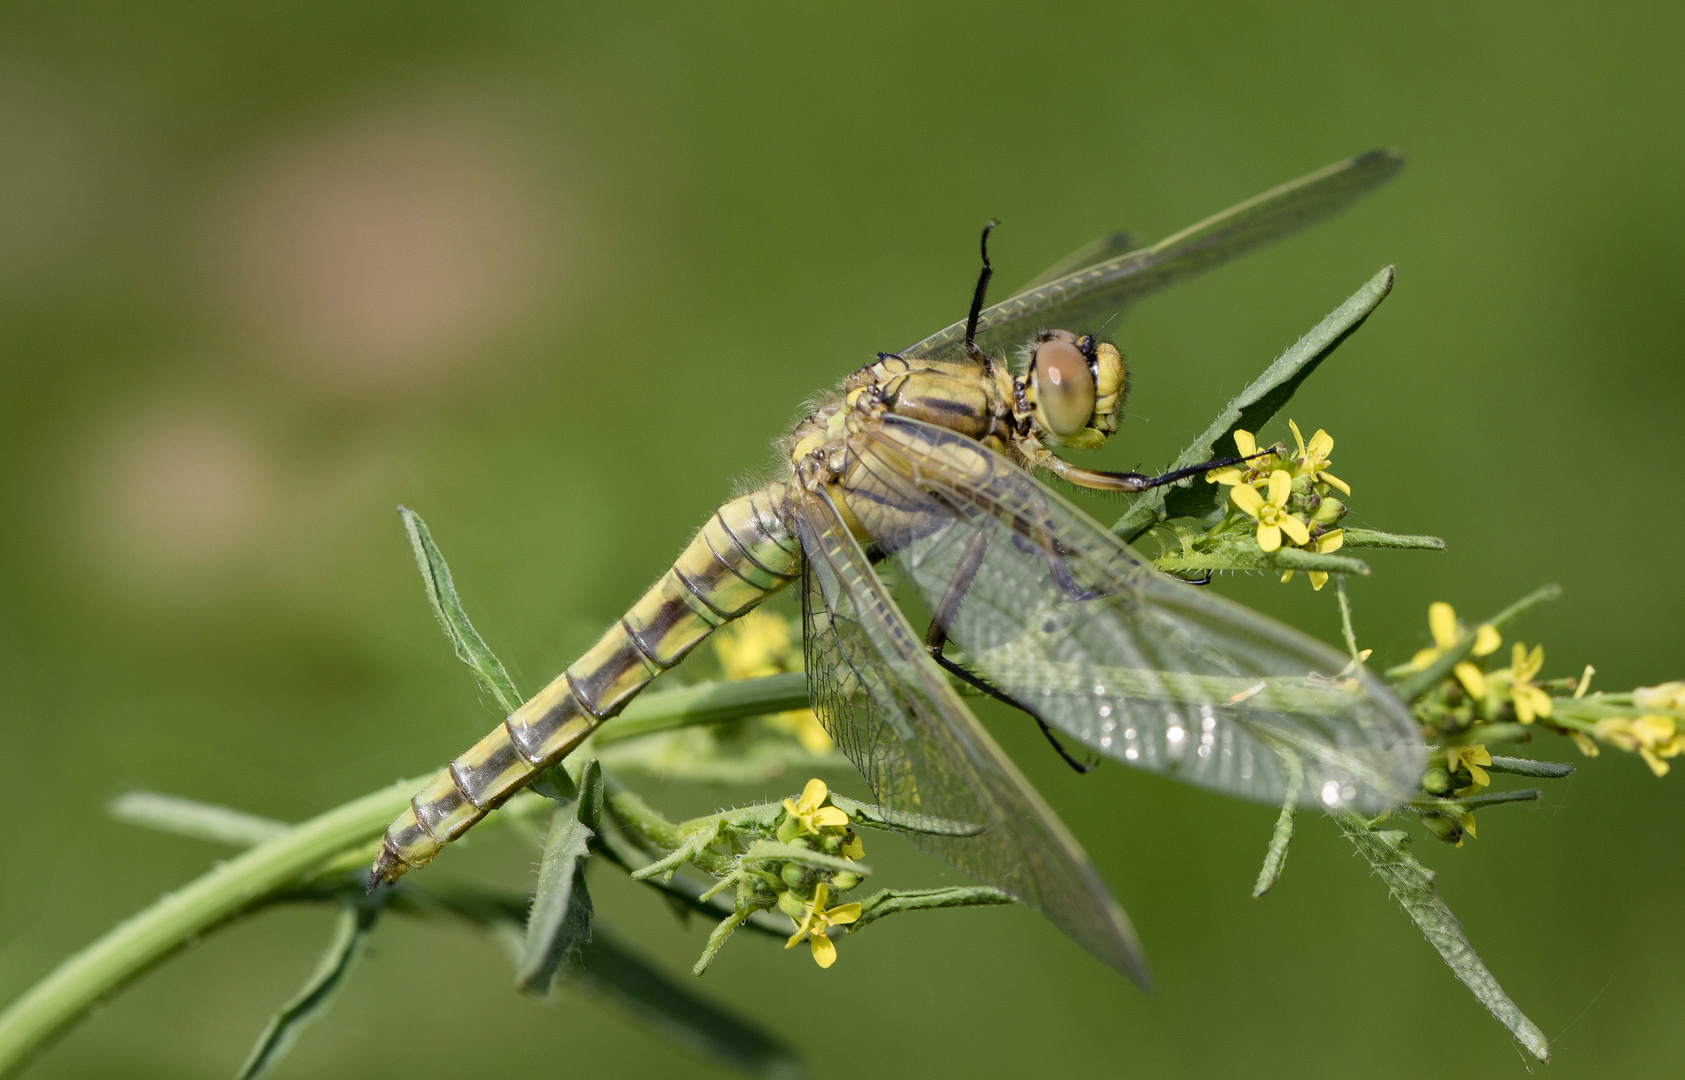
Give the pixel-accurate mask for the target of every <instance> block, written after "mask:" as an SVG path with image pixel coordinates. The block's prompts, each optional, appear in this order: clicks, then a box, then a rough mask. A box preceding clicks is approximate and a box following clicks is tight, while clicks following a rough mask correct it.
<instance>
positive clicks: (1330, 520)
mask: <svg viewBox="0 0 1685 1080" xmlns="http://www.w3.org/2000/svg"><path fill="white" fill-rule="evenodd" d="M1345 516H1346V504H1345V503H1343V502H1341V501H1340V500H1339V499H1336V498H1334V497H1333V496H1323V499H1322V503H1321V504H1320V505H1319V506H1317V508H1316V513H1314V514H1312V515H1311V531H1312V532H1320V531H1321V529H1326V528H1328V527H1329V526H1331V525H1334V524H1336V523H1338V522H1339V520H1340V519H1341V518H1343V517H1345ZM1319 526H1320V528H1318V527H1319Z"/></svg>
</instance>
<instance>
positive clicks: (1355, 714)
mask: <svg viewBox="0 0 1685 1080" xmlns="http://www.w3.org/2000/svg"><path fill="white" fill-rule="evenodd" d="M853 446H854V449H855V452H856V454H857V455H858V460H859V462H860V469H861V470H863V471H869V473H870V475H871V479H870V481H864V480H863V481H861V483H862V484H863V486H868V487H870V488H871V489H872V490H874V491H876V492H880V493H881V497H882V498H884V499H886V500H889V501H892V502H894V503H895V504H897V505H899V506H903V507H907V508H909V510H908V512H906V513H904V515H903V516H904V518H905V519H906V520H907V521H908V522H909V523H910V524H909V528H908V530H907V533H906V535H903V536H899V537H882V538H880V543H882V544H883V545H884V547H885V549H886V551H888V552H890V553H892V555H893V558H894V561H895V564H896V565H897V566H898V567H899V568H900V569H901V570H902V571H903V572H904V573H905V574H906V575H907V576H908V577H909V578H910V579H911V580H912V582H913V583H914V584H915V585H916V586H917V588H918V590H919V592H920V594H921V595H922V596H923V597H924V599H925V601H926V603H927V604H929V605H930V608H931V610H932V611H937V610H940V609H941V607H942V605H943V599H944V597H945V596H948V594H949V589H950V583H952V582H953V581H954V580H955V578H956V576H958V575H959V574H960V569H961V566H962V564H966V565H975V573H974V574H973V575H972V577H971V581H970V585H969V587H968V588H967V589H966V590H965V592H964V597H963V601H962V602H960V603H959V604H958V606H957V609H955V610H953V611H952V613H951V614H950V615H949V617H948V618H947V619H946V620H945V625H946V627H947V632H948V636H949V638H950V639H951V640H952V641H953V642H954V643H955V644H956V645H958V646H959V648H960V649H962V650H963V651H964V662H966V663H968V664H969V665H970V666H971V667H972V668H973V669H974V670H976V671H978V672H980V673H982V674H983V675H984V676H985V677H986V678H987V679H988V680H989V681H990V682H991V683H993V684H994V685H995V686H996V687H998V688H999V689H1001V690H1003V691H1005V692H1006V693H1007V694H1009V695H1010V696H1011V697H1013V698H1014V699H1015V700H1016V701H1018V702H1021V703H1022V704H1023V705H1025V706H1027V707H1028V708H1029V709H1031V710H1032V711H1034V712H1035V713H1036V714H1037V715H1038V716H1040V717H1041V718H1042V719H1043V720H1045V721H1046V722H1047V723H1049V724H1051V725H1053V726H1054V727H1057V728H1058V729H1059V730H1061V731H1063V732H1065V733H1066V734H1068V735H1070V736H1071V737H1072V738H1074V739H1076V740H1078V741H1080V742H1081V743H1083V745H1085V746H1088V747H1090V748H1091V749H1093V750H1095V751H1097V752H1098V753H1100V754H1102V755H1104V756H1106V757H1110V758H1115V759H1117V760H1119V761H1122V762H1125V763H1126V764H1129V765H1133V766H1136V767H1138V768H1143V769H1149V770H1152V771H1154V772H1160V773H1165V774H1167V775H1170V776H1174V777H1176V778H1177V779H1180V780H1183V781H1186V782H1188V783H1191V784H1196V785H1198V786H1201V787H1205V788H1211V789H1214V790H1217V791H1222V792H1225V793H1228V794H1231V795H1237V796H1240V797H1242V798H1247V799H1255V800H1258V801H1261V802H1274V803H1279V802H1280V801H1281V800H1282V799H1283V798H1284V796H1285V794H1286V792H1287V790H1288V788H1289V785H1290V783H1291V784H1292V785H1293V786H1296V787H1298V789H1299V791H1300V795H1299V800H1300V801H1301V803H1302V804H1303V805H1306V806H1321V805H1327V806H1353V807H1357V808H1359V809H1362V810H1364V811H1367V812H1371V813H1373V812H1378V811H1380V810H1383V809H1386V808H1388V807H1391V806H1396V805H1398V804H1399V803H1400V802H1402V801H1403V800H1404V799H1405V798H1406V797H1407V795H1408V793H1409V792H1410V791H1411V790H1412V789H1414V788H1416V787H1417V786H1418V785H1419V784H1420V781H1421V776H1422V770H1423V768H1424V764H1425V750H1424V747H1423V744H1422V740H1421V736H1420V732H1419V730H1418V728H1417V726H1416V724H1415V721H1414V720H1413V718H1412V717H1411V715H1410V712H1409V710H1408V709H1407V708H1406V707H1405V706H1404V704H1403V703H1402V702H1400V701H1399V700H1398V698H1397V697H1396V696H1394V695H1393V693H1392V692H1391V691H1390V690H1388V689H1387V688H1386V687H1385V686H1384V685H1383V684H1381V683H1380V682H1379V681H1378V680H1376V679H1375V678H1374V677H1373V676H1371V675H1369V674H1367V673H1365V672H1362V671H1359V672H1357V673H1355V674H1352V673H1347V672H1345V671H1344V670H1343V669H1344V668H1345V667H1346V657H1344V656H1342V655H1341V654H1339V653H1337V652H1335V651H1334V650H1333V649H1331V648H1329V647H1328V646H1327V645H1325V644H1323V643H1321V642H1319V641H1316V640H1314V639H1313V638H1311V637H1309V636H1307V635H1305V634H1303V633H1300V632H1299V631H1297V630H1294V629H1291V628H1289V627H1287V626H1284V625H1282V624H1281V623H1278V622H1276V621H1275V620H1273V619H1270V618H1268V617H1266V616H1264V615H1260V614H1259V613H1257V612H1255V611H1252V610H1250V609H1249V608H1246V607H1243V606H1241V605H1239V604H1236V603H1233V602H1231V601H1229V600H1226V599H1224V598H1223V597H1221V596H1218V595H1216V594H1214V593H1212V592H1211V591H1209V590H1207V589H1201V588H1198V587H1195V586H1191V585H1189V584H1187V583H1185V582H1181V581H1177V580H1176V579H1174V578H1171V577H1169V576H1168V575H1165V574H1162V573H1160V572H1159V571H1158V570H1156V569H1155V568H1154V567H1152V566H1151V564H1149V563H1147V562H1146V561H1145V560H1144V559H1143V558H1142V557H1141V556H1140V555H1139V554H1137V553H1136V552H1135V551H1134V549H1132V548H1130V547H1129V546H1128V545H1127V544H1125V543H1123V541H1121V540H1120V539H1118V538H1117V537H1116V536H1115V535H1113V534H1112V533H1111V532H1110V531H1109V530H1108V529H1106V528H1105V527H1104V526H1102V525H1101V524H1100V523H1099V522H1097V521H1095V520H1094V519H1093V518H1090V517H1089V516H1088V515H1086V514H1084V513H1083V512H1082V511H1081V510H1079V509H1077V508H1076V507H1075V506H1072V505H1071V504H1070V503H1069V502H1067V501H1065V500H1064V499H1063V498H1061V497H1060V496H1059V495H1058V494H1057V493H1056V492H1054V491H1052V490H1050V489H1049V488H1047V487H1046V486H1045V485H1043V484H1041V483H1040V482H1039V481H1037V480H1036V479H1035V478H1034V477H1033V476H1031V475H1030V474H1029V473H1027V472H1025V471H1023V470H1022V469H1020V468H1018V467H1017V466H1015V465H1013V464H1012V463H1011V462H1010V461H1008V460H1007V459H1006V458H1004V457H1002V456H1001V455H999V454H996V453H995V452H993V451H991V450H989V449H988V448H986V447H984V446H982V445H980V444H978V443H976V442H974V441H973V440H970V439H967V438H964V437H963V436H959V435H956V434H954V433H953V432H951V431H948V430H947V429H945V428H940V427H935V426H932V425H929V424H923V423H920V422H918V421H913V420H907V419H905V418H901V417H895V416H887V417H885V418H883V420H882V421H881V423H879V424H878V425H876V426H875V427H872V428H868V429H865V430H864V431H862V432H861V433H860V435H859V436H857V438H856V439H855V441H854V443H853ZM1295 774H1298V775H1299V777H1300V779H1296V780H1295V779H1290V778H1293V777H1294V776H1295Z"/></svg>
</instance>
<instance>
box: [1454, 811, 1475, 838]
mask: <svg viewBox="0 0 1685 1080" xmlns="http://www.w3.org/2000/svg"><path fill="white" fill-rule="evenodd" d="M1457 824H1459V825H1461V826H1462V827H1463V831H1464V832H1466V833H1468V834H1469V835H1470V836H1473V837H1474V838H1475V839H1476V840H1478V839H1480V837H1479V835H1478V834H1476V833H1475V831H1474V815H1473V814H1464V815H1463V816H1462V817H1460V818H1458V819H1457Z"/></svg>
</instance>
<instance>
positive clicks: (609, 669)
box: [370, 483, 802, 884]
mask: <svg viewBox="0 0 1685 1080" xmlns="http://www.w3.org/2000/svg"><path fill="white" fill-rule="evenodd" d="M787 497H788V496H787V491H786V488H785V486H784V485H783V484H781V483H774V484H768V485H767V486H766V487H764V488H761V489H760V490H759V491H755V492H752V493H750V494H748V495H744V496H742V497H741V498H737V499H733V500H732V501H730V502H728V503H726V504H725V505H724V506H721V507H720V508H719V509H718V510H716V511H715V512H714V516H713V517H711V518H709V519H708V523H707V524H706V525H704V526H702V528H701V530H700V531H698V532H697V534H696V536H695V538H693V539H692V540H691V542H690V544H689V545H688V546H687V547H686V548H685V550H684V553H683V554H681V555H680V556H679V558H678V561H677V562H675V563H674V564H673V565H672V567H671V568H670V569H669V570H668V571H667V572H666V573H665V574H663V575H661V580H659V581H657V582H656V583H655V584H654V585H653V586H651V587H650V589H649V591H648V592H646V593H644V595H643V597H642V598H640V599H639V600H638V602H637V603H636V604H634V605H633V606H632V609H631V610H630V611H628V612H627V613H626V614H625V615H624V616H622V617H621V619H620V621H619V622H617V623H615V624H614V625H613V626H611V627H609V629H608V632H607V633H605V634H604V635H603V636H602V638H601V640H599V641H598V642H597V644H596V645H594V646H592V647H591V650H590V651H589V652H587V653H586V654H585V655H584V656H582V657H580V658H579V659H578V660H576V661H574V663H573V664H572V665H570V666H569V667H568V669H567V670H566V671H564V672H562V674H561V675H559V676H557V678H556V679H555V680H554V681H553V682H551V683H550V685H549V686H546V687H545V688H544V689H543V690H541V691H539V692H538V693H537V694H536V695H535V696H534V697H533V698H532V699H531V700H530V701H528V702H527V703H526V704H524V705H522V706H521V707H520V708H519V709H517V710H516V711H515V712H514V713H512V714H510V716H509V718H508V719H506V720H505V721H504V722H503V723H502V724H500V725H498V727H497V728H496V729H495V730H493V731H492V733H491V734H489V735H487V736H486V737H485V738H483V739H481V740H480V741H479V742H478V743H476V744H475V745H474V746H473V748H471V749H470V750H469V751H468V752H467V753H465V754H463V755H462V756H461V757H459V758H457V759H456V760H455V761H453V762H451V763H450V766H449V767H448V768H446V769H445V770H444V771H443V772H441V773H439V775H438V776H436V777H434V778H433V780H432V782H431V783H429V784H428V785H427V786H426V787H424V788H422V789H421V791H420V792H418V793H417V794H416V796H415V798H413V799H411V800H410V808H409V809H408V810H406V811H404V813H403V814H402V815H401V816H399V818H398V820H396V821H394V822H393V823H392V824H391V825H389V826H387V829H386V838H385V841H384V843H383V845H382V848H381V853H380V856H379V859H378V860H377V861H376V863H375V866H374V871H373V874H372V875H371V878H370V882H371V884H373V883H375V882H378V881H382V880H384V881H392V880H394V879H395V878H397V877H398V876H399V875H400V874H402V873H404V871H406V870H408V869H409V868H410V867H412V866H421V865H422V864H424V863H426V862H427V861H428V860H429V859H431V858H432V857H433V856H434V855H436V854H438V851H439V849H440V848H441V847H443V846H444V845H445V844H447V843H449V842H450V841H451V840H453V839H455V838H456V837H458V836H460V835H462V833H463V832H464V831H465V830H467V829H468V828H469V826H471V825H473V824H474V823H475V822H476V821H478V820H480V818H482V817H484V816H485V815H486V812H487V811H489V810H491V809H492V808H493V807H495V806H497V805H498V804H499V803H501V802H502V801H503V800H504V799H507V798H508V797H509V796H510V795H513V794H514V793H515V792H516V791H518V790H519V789H520V788H521V786H522V785H523V784H525V783H526V782H527V781H528V780H530V779H532V777H533V775H534V774H536V773H537V772H539V771H540V770H542V769H546V768H548V767H550V766H551V765H554V764H555V763H556V762H558V761H560V760H561V759H562V758H564V757H566V756H567V755H568V753H569V752H571V751H572V750H573V749H574V748H575V747H577V746H578V745H579V744H580V743H581V742H582V741H584V739H585V737H586V736H587V735H590V734H591V732H592V731H594V730H596V728H597V727H598V725H600V724H602V723H603V721H605V720H608V719H609V718H610V717H612V716H614V715H615V714H616V713H618V712H620V710H621V709H623V708H625V707H626V703H627V702H629V701H631V700H632V698H633V697H634V696H636V695H637V693H638V691H640V690H642V689H643V688H644V687H645V686H647V685H648V684H649V681H650V680H651V679H653V678H655V677H656V676H657V675H659V674H661V672H663V671H665V670H667V669H668V668H670V667H672V666H673V665H674V664H677V663H678V662H679V661H680V660H681V659H683V658H684V656H685V654H686V653H688V652H689V651H690V650H691V649H692V648H694V647H695V646H696V644H697V643H698V642H700V641H701V640H702V639H703V638H705V637H707V636H708V635H709V634H710V633H712V632H713V631H714V630H715V629H716V628H717V627H720V626H723V625H724V624H726V623H728V622H730V621H731V620H733V619H736V618H738V617H739V616H741V615H744V614H746V613H747V612H748V611H749V610H750V609H752V608H753V607H754V606H755V605H757V604H759V603H760V602H761V601H762V600H765V599H766V598H767V597H768V596H770V595H772V594H773V593H775V592H777V591H778V590H779V589H782V588H783V587H784V586H786V585H788V584H789V583H790V582H791V581H794V580H795V579H796V577H797V576H799V574H800V573H801V565H802V564H801V544H800V542H799V541H798V540H797V539H796V537H795V534H794V533H793V532H792V530H791V528H790V526H789V524H788V521H789V518H788V513H787V508H786V505H785V502H786V499H787Z"/></svg>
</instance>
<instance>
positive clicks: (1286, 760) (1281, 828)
mask: <svg viewBox="0 0 1685 1080" xmlns="http://www.w3.org/2000/svg"><path fill="white" fill-rule="evenodd" d="M1281 761H1282V764H1283V765H1285V766H1286V767H1287V797H1286V798H1285V799H1283V800H1282V803H1281V813H1280V814H1279V815H1278V816H1277V817H1276V819H1275V832H1274V833H1272V834H1271V835H1270V846H1269V849H1268V850H1267V851H1265V852H1264V865H1263V867H1261V868H1260V869H1259V871H1258V880H1257V882H1256V883H1255V884H1253V886H1252V899H1254V900H1256V899H1258V898H1259V897H1260V896H1263V895H1264V894H1265V893H1267V892H1269V891H1270V890H1271V889H1273V888H1275V883H1276V882H1277V881H1279V880H1280V879H1281V872H1282V871H1283V870H1284V869H1286V868H1287V846H1288V845H1289V844H1291V843H1292V842H1293V815H1294V812H1295V811H1297V810H1298V808H1299V789H1300V788H1301V787H1302V786H1304V783H1305V766H1304V763H1303V762H1301V761H1300V760H1299V756H1298V755H1297V754H1292V753H1286V752H1282V753H1281Z"/></svg>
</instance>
